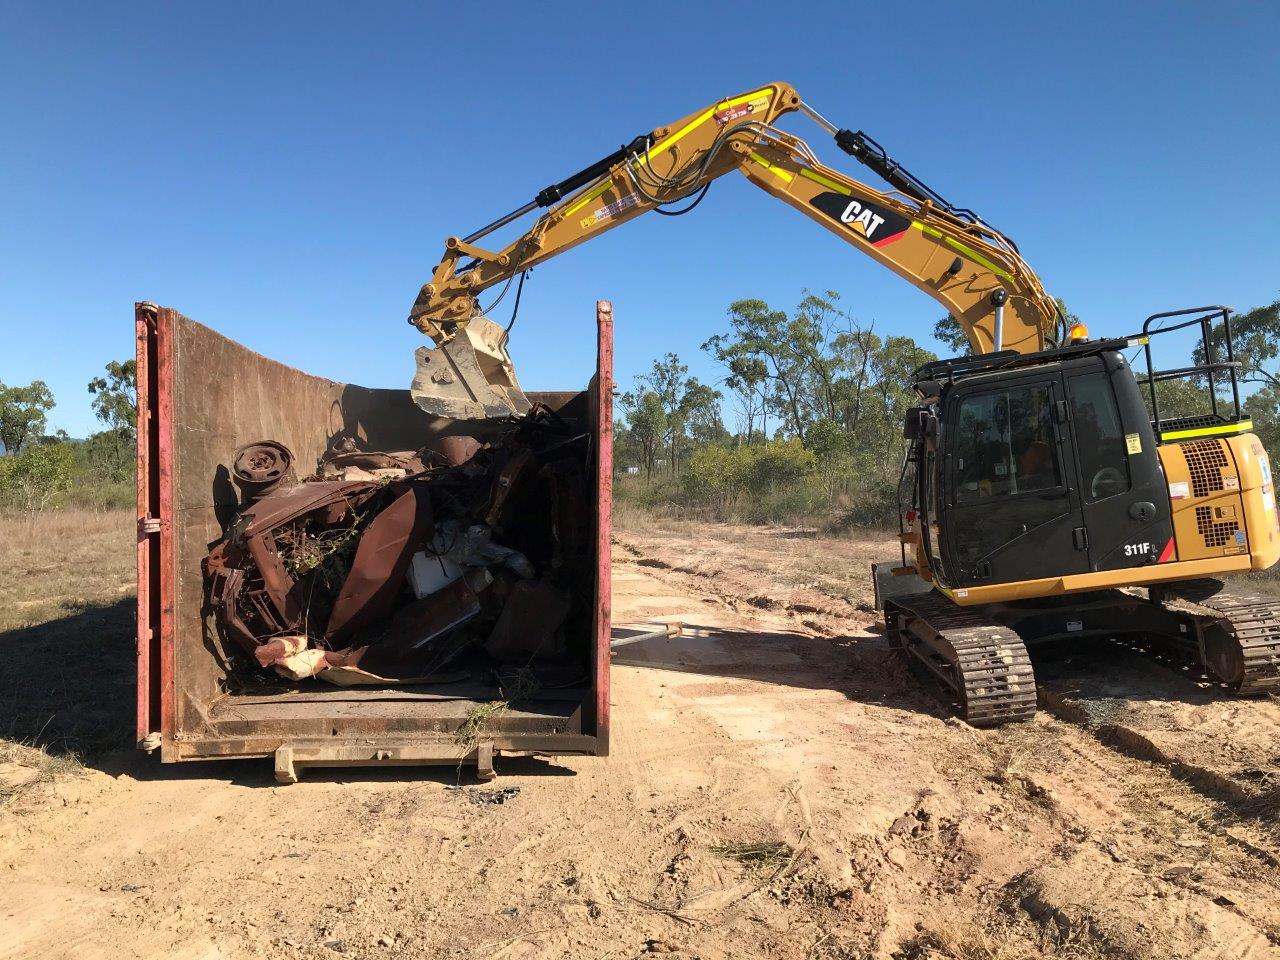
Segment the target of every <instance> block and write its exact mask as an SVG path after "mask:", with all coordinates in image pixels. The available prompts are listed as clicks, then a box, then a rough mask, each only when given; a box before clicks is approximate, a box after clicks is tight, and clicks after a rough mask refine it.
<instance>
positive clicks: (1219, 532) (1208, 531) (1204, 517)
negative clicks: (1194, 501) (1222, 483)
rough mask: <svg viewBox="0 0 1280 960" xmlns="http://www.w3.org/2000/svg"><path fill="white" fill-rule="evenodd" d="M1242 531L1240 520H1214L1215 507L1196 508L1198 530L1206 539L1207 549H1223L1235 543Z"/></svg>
mask: <svg viewBox="0 0 1280 960" xmlns="http://www.w3.org/2000/svg"><path fill="white" fill-rule="evenodd" d="M1239 529H1240V522H1239V521H1238V520H1218V521H1216V522H1215V521H1214V519H1213V507H1196V530H1197V531H1198V532H1199V534H1200V536H1202V537H1204V545H1205V546H1206V547H1222V546H1226V544H1227V543H1228V542H1231V541H1234V540H1235V536H1236V531H1237V530H1239Z"/></svg>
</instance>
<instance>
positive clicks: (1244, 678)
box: [1152, 580, 1280, 696]
mask: <svg viewBox="0 0 1280 960" xmlns="http://www.w3.org/2000/svg"><path fill="white" fill-rule="evenodd" d="M1157 598H1158V599H1159V601H1160V602H1161V603H1162V604H1163V605H1164V606H1166V607H1168V608H1170V609H1173V610H1178V611H1181V612H1185V613H1191V614H1194V615H1195V618H1196V633H1197V637H1196V640H1197V643H1196V650H1195V653H1196V654H1197V655H1198V656H1199V658H1200V663H1201V665H1202V666H1203V667H1204V668H1205V670H1207V671H1208V672H1209V673H1210V674H1211V675H1212V676H1214V677H1216V678H1217V679H1218V680H1220V681H1222V683H1224V684H1226V685H1227V687H1228V688H1230V689H1231V690H1233V691H1235V692H1236V693H1239V694H1241V695H1242V696H1251V695H1256V694H1263V693H1271V692H1280V598H1276V597H1267V596H1263V595H1262V594H1257V593H1253V592H1251V591H1247V590H1241V589H1238V588H1236V587H1228V586H1226V584H1224V583H1223V582H1222V581H1221V580H1188V581H1185V582H1182V583H1172V584H1168V585H1166V586H1163V587H1161V588H1160V589H1159V590H1158V591H1156V590H1153V591H1152V599H1157Z"/></svg>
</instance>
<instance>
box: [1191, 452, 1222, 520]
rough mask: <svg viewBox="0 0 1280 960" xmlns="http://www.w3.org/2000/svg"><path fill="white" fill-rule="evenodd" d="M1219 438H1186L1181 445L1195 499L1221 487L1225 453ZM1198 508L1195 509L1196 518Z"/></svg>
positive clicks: (1198, 517) (1198, 511) (1197, 518)
mask: <svg viewBox="0 0 1280 960" xmlns="http://www.w3.org/2000/svg"><path fill="white" fill-rule="evenodd" d="M1222 447H1223V444H1222V441H1221V440H1188V441H1187V442H1186V443H1184V444H1182V445H1181V448H1180V449H1181V450H1182V455H1183V456H1184V457H1186V459H1187V469H1188V470H1189V471H1190V472H1191V495H1192V496H1194V497H1196V498H1197V499H1198V498H1200V497H1204V496H1208V495H1209V494H1210V493H1213V492H1214V491H1217V490H1221V489H1222V469H1221V468H1222V467H1225V466H1227V453H1226V451H1225V450H1223V449H1222ZM1199 519H1200V509H1199V508H1197V509H1196V520H1197V522H1198V521H1199Z"/></svg>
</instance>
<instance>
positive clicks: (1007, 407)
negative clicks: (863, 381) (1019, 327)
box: [940, 372, 1089, 586]
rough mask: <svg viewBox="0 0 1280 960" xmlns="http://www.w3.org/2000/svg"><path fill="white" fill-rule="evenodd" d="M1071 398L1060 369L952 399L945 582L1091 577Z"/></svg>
mask: <svg viewBox="0 0 1280 960" xmlns="http://www.w3.org/2000/svg"><path fill="white" fill-rule="evenodd" d="M1065 400H1066V394H1065V389H1064V384H1063V382H1062V377H1061V375H1060V374H1058V373H1056V372H1054V373H1045V372H1039V373H1029V374H1027V375H1025V376H1021V377H1017V378H1012V377H1006V378H1002V379H1001V380H1000V382H999V383H998V384H995V383H991V382H990V381H988V383H987V384H982V383H975V384H973V385H964V384H962V385H961V386H960V387H958V388H956V389H955V391H954V392H953V394H952V395H951V396H950V397H948V400H947V404H946V406H947V412H946V415H945V428H946V435H945V439H944V451H943V463H942V471H941V472H942V475H943V482H944V485H945V486H944V500H945V507H944V509H943V511H942V516H941V518H940V523H941V527H942V531H941V532H942V542H943V549H944V551H945V556H946V573H947V581H948V583H949V585H951V586H985V585H992V584H999V583H1010V582H1018V581H1023V580H1036V579H1040V578H1043V577H1055V576H1063V575H1065V574H1072V573H1085V572H1087V571H1088V569H1089V552H1088V538H1087V536H1086V534H1085V528H1084V519H1083V515H1082V512H1081V498H1080V491H1079V490H1078V489H1077V484H1076V482H1075V477H1076V465H1075V461H1074V458H1073V456H1072V451H1071V447H1070V444H1069V443H1068V442H1066V441H1067V438H1068V433H1067V424H1066V420H1067V416H1068V413H1067V404H1066V403H1065Z"/></svg>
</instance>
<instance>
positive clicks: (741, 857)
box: [710, 840, 794, 873]
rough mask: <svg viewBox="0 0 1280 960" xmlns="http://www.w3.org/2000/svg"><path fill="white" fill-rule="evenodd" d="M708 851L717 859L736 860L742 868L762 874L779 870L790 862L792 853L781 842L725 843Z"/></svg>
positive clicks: (788, 846) (789, 848) (787, 846)
mask: <svg viewBox="0 0 1280 960" xmlns="http://www.w3.org/2000/svg"><path fill="white" fill-rule="evenodd" d="M710 850H711V852H712V853H713V854H714V855H715V856H717V857H722V858H724V859H725V860H736V861H737V862H738V863H740V864H742V865H743V866H744V867H751V868H752V869H754V870H759V871H761V872H764V873H773V872H774V871H776V870H779V869H781V868H782V867H783V866H785V865H786V864H787V863H788V862H789V861H790V860H791V855H792V853H793V852H794V851H793V850H792V849H791V846H790V845H789V844H787V843H784V842H783V841H781V840H763V841H754V842H748V843H727V844H724V845H722V846H718V847H711V848H710Z"/></svg>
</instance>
